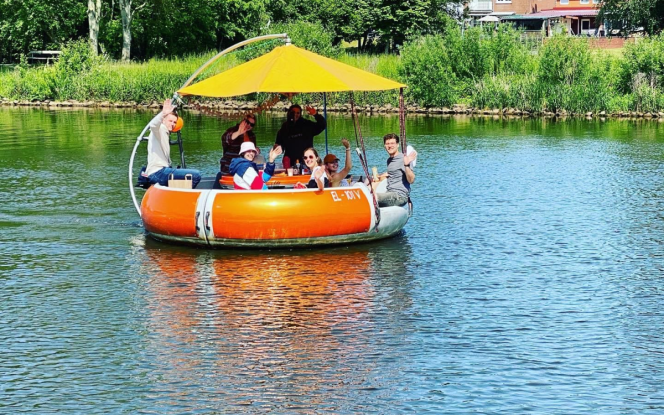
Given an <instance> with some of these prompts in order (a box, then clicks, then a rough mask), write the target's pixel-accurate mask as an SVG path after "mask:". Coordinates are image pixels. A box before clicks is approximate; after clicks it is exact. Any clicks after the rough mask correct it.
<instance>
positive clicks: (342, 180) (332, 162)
mask: <svg viewBox="0 0 664 415" xmlns="http://www.w3.org/2000/svg"><path fill="white" fill-rule="evenodd" d="M341 144H343V146H344V147H346V163H345V165H344V168H343V170H341V171H340V172H337V170H338V169H339V158H338V157H337V156H335V155H334V154H332V153H330V154H328V155H327V156H325V159H324V160H323V162H324V164H325V172H326V173H327V176H328V177H329V178H330V187H341V186H350V183H348V180H346V176H348V173H350V169H351V168H352V167H353V160H352V158H351V154H350V143H349V142H348V140H346V139H345V138H342V139H341Z"/></svg>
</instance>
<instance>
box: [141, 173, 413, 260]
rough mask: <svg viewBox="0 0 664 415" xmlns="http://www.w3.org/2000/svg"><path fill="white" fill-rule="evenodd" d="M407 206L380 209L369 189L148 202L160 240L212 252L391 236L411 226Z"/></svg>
mask: <svg viewBox="0 0 664 415" xmlns="http://www.w3.org/2000/svg"><path fill="white" fill-rule="evenodd" d="M409 216H410V214H409V211H408V207H407V206H391V207H386V208H380V209H378V215H376V209H375V208H374V205H373V199H372V196H371V194H370V192H369V190H368V188H367V187H366V186H365V185H364V184H362V183H357V184H355V185H354V186H353V187H338V188H326V189H324V190H322V191H321V190H317V189H301V190H299V189H298V190H294V189H277V190H214V189H177V188H169V187H164V186H160V185H155V186H152V187H150V188H149V189H148V190H147V192H146V193H145V195H144V196H143V201H142V203H141V217H142V219H143V224H144V226H145V230H146V231H147V232H148V234H149V235H150V236H152V237H153V238H155V239H158V240H162V241H169V242H176V243H185V244H190V245H199V246H207V247H255V248H275V247H297V246H312V245H321V244H345V243H351V242H361V241H372V240H377V239H382V238H388V237H391V236H393V235H395V234H396V233H398V232H399V231H400V230H401V229H403V227H404V226H405V225H406V223H407V222H408V218H409Z"/></svg>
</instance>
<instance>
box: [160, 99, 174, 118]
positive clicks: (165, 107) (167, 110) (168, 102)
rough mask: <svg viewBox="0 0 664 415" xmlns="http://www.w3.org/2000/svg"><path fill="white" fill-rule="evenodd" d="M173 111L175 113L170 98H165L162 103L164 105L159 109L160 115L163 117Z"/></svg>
mask: <svg viewBox="0 0 664 415" xmlns="http://www.w3.org/2000/svg"><path fill="white" fill-rule="evenodd" d="M173 111H175V105H173V103H172V102H171V99H170V98H167V99H166V100H165V101H164V105H163V106H162V107H161V113H162V114H164V115H168V114H170V113H172V112H173Z"/></svg>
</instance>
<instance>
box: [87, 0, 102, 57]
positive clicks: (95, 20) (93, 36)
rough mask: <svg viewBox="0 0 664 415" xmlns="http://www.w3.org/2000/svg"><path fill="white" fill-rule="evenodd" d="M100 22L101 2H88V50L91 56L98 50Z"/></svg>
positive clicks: (95, 0) (98, 0)
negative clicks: (90, 51)
mask: <svg viewBox="0 0 664 415" xmlns="http://www.w3.org/2000/svg"><path fill="white" fill-rule="evenodd" d="M100 21H101V0H88V25H89V26H90V49H91V50H92V53H93V54H95V55H96V54H97V51H98V50H99V23H100Z"/></svg>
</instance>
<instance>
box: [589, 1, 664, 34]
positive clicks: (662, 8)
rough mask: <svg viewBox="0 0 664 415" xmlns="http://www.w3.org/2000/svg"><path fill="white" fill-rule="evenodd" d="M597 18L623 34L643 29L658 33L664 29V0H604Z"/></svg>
mask: <svg viewBox="0 0 664 415" xmlns="http://www.w3.org/2000/svg"><path fill="white" fill-rule="evenodd" d="M597 19H598V20H600V21H607V22H609V23H610V24H609V27H608V29H619V30H620V31H621V32H622V33H623V34H628V33H630V32H634V31H637V30H641V29H643V31H644V32H645V33H647V34H656V33H658V32H659V31H661V30H662V29H664V0H630V1H625V0H603V1H602V3H601V5H600V11H599V15H598V16H597ZM616 26H617V27H616Z"/></svg>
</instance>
